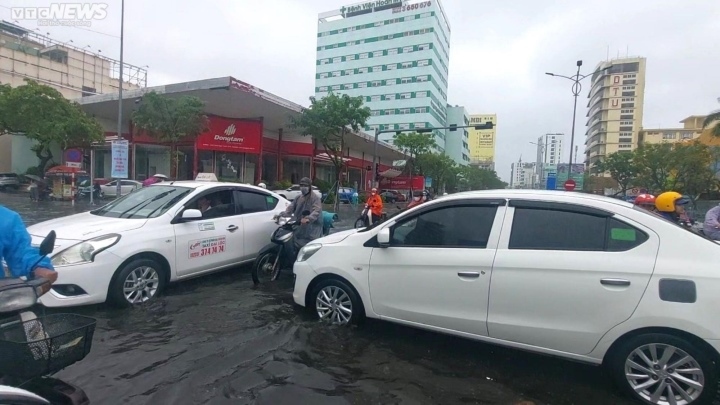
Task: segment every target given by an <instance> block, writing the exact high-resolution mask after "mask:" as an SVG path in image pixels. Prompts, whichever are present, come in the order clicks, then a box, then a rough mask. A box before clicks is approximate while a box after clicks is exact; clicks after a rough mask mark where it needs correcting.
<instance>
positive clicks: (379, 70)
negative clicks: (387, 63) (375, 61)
mask: <svg viewBox="0 0 720 405" xmlns="http://www.w3.org/2000/svg"><path fill="white" fill-rule="evenodd" d="M382 70H383V67H382V65H380V66H373V68H372V71H373V72H382Z"/></svg>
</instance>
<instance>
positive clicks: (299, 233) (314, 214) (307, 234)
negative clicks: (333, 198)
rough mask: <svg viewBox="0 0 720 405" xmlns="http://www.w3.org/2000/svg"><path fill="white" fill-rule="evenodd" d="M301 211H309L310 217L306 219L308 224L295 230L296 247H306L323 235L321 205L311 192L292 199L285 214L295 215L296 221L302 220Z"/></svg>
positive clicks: (318, 198)
mask: <svg viewBox="0 0 720 405" xmlns="http://www.w3.org/2000/svg"><path fill="white" fill-rule="evenodd" d="M303 211H310V215H308V216H307V217H306V218H307V219H309V220H310V222H309V223H307V224H305V225H300V226H299V227H297V229H296V230H295V244H296V245H297V246H298V247H302V246H305V245H307V244H308V242H310V241H312V240H315V239H317V238H319V237H321V236H322V233H323V218H322V203H321V202H320V197H318V196H317V195H316V194H315V193H313V192H312V191H311V192H310V193H308V194H307V195H301V196H299V197H297V198H296V199H294V200H293V202H292V204H290V206H289V207H288V208H287V212H290V213H293V214H295V218H298V219H302V218H303V215H302V212H303Z"/></svg>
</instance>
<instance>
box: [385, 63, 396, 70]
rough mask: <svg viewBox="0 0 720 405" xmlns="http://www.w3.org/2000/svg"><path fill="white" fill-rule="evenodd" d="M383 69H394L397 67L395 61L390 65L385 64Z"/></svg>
mask: <svg viewBox="0 0 720 405" xmlns="http://www.w3.org/2000/svg"><path fill="white" fill-rule="evenodd" d="M385 69H387V70H395V69H397V64H396V63H393V64H391V65H387V66H385Z"/></svg>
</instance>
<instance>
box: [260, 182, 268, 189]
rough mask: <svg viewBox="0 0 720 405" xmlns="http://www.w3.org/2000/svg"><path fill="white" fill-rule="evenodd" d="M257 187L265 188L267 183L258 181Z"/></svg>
mask: <svg viewBox="0 0 720 405" xmlns="http://www.w3.org/2000/svg"><path fill="white" fill-rule="evenodd" d="M258 187H262V188H267V185H266V184H265V183H258Z"/></svg>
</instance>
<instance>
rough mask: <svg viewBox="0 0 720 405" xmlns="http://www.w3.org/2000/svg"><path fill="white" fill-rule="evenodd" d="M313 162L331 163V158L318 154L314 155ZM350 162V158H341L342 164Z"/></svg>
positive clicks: (324, 154)
mask: <svg viewBox="0 0 720 405" xmlns="http://www.w3.org/2000/svg"><path fill="white" fill-rule="evenodd" d="M315 160H317V161H319V162H327V163H332V162H333V160H332V158H331V157H330V155H328V154H327V153H320V154H318V155H315ZM351 160H352V159H350V158H342V161H343V163H347V162H349V161H351Z"/></svg>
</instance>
